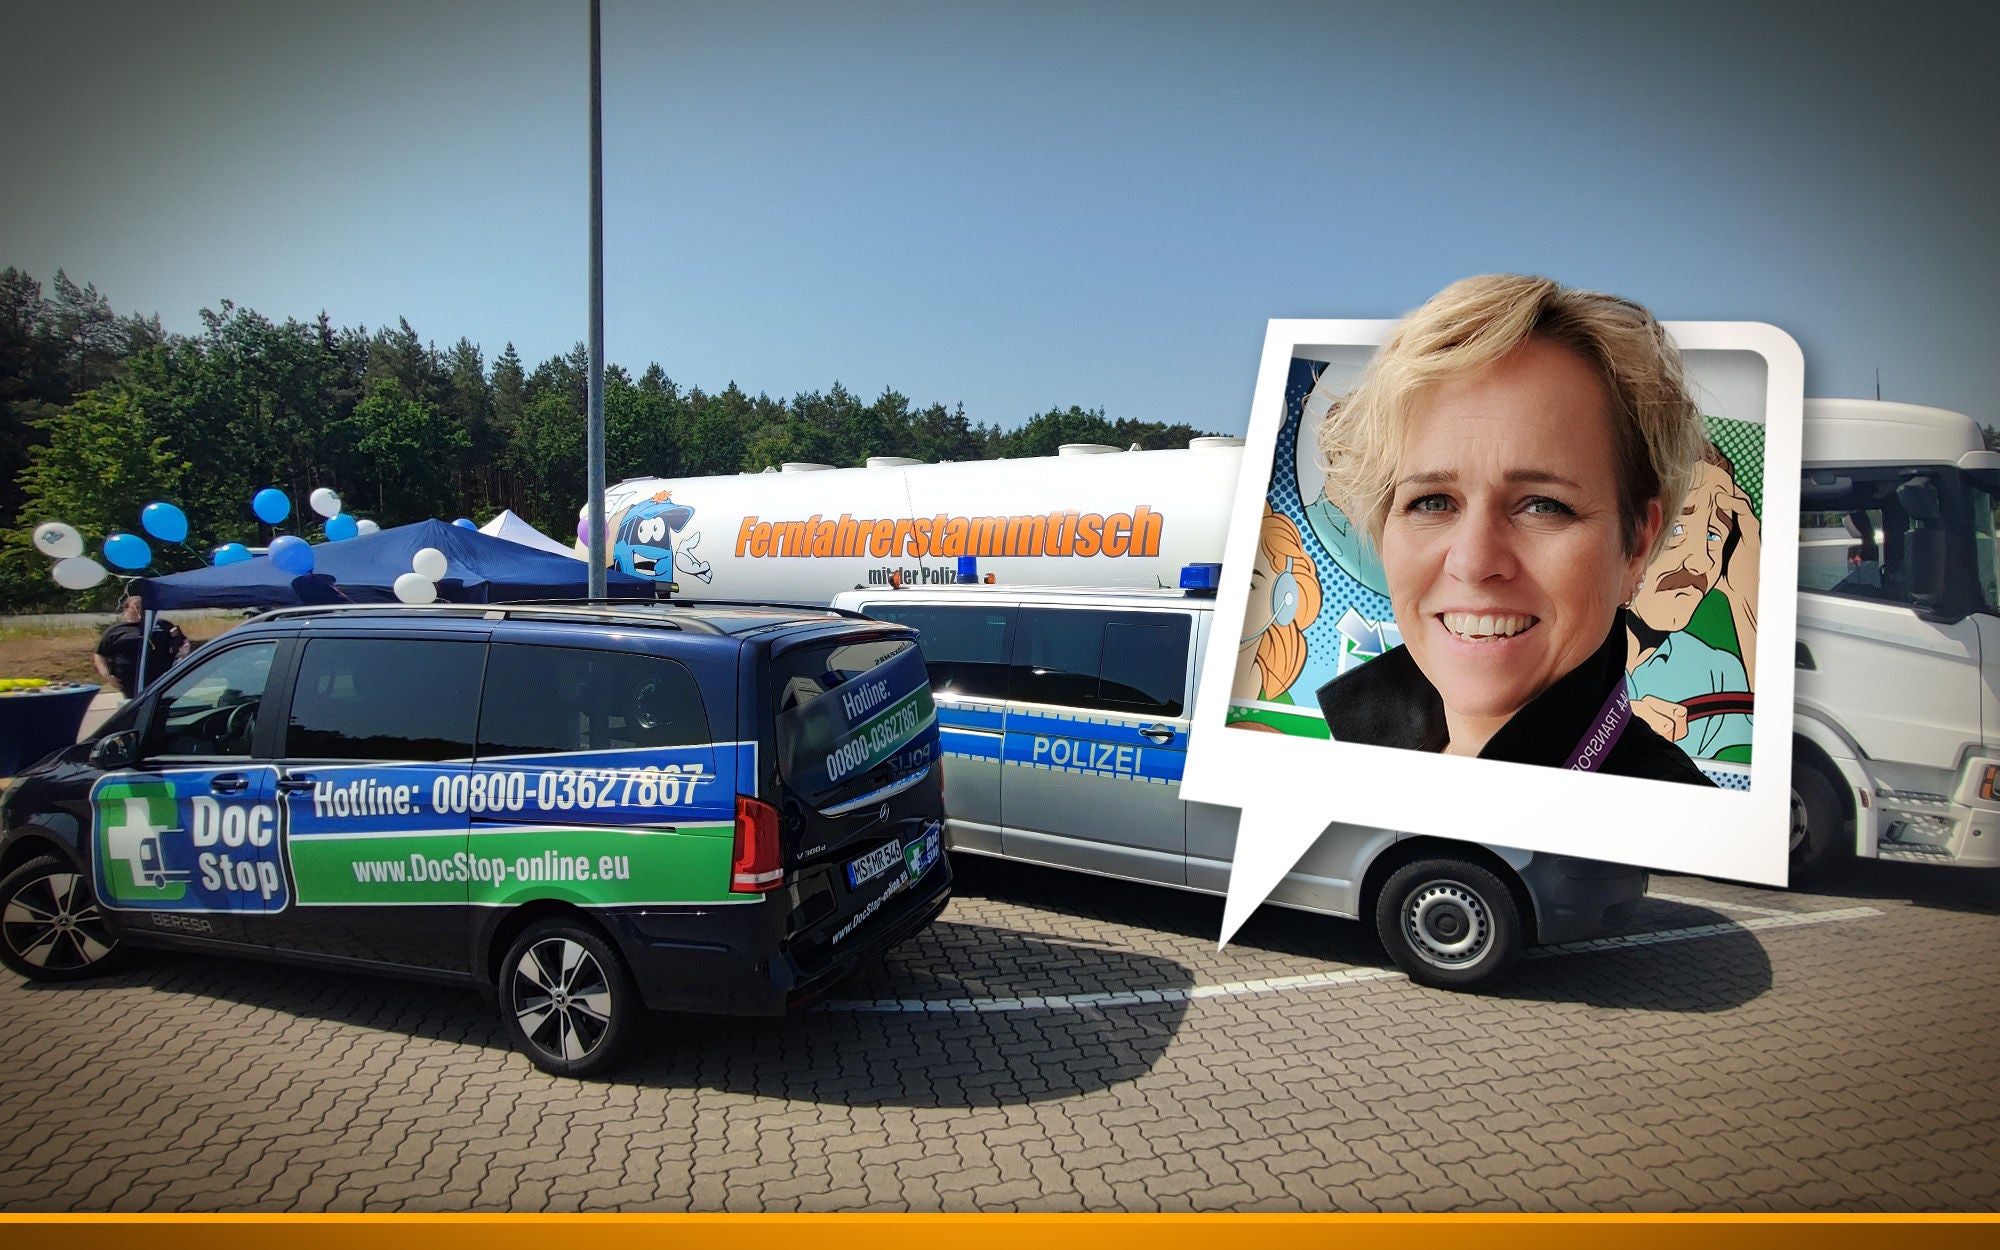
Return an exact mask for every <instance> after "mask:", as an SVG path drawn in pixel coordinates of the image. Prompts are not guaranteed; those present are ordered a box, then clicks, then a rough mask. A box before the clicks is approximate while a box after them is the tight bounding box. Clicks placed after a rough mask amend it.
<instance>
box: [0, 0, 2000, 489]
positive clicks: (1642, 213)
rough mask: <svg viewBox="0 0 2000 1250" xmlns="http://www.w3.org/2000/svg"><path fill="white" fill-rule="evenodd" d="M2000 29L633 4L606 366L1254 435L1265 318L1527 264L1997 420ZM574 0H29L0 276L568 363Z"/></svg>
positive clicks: (1578, 8) (1826, 11)
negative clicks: (1253, 403)
mask: <svg viewBox="0 0 2000 1250" xmlns="http://www.w3.org/2000/svg"><path fill="white" fill-rule="evenodd" d="M1994 11H1995V9H1994V7H1993V6H1987V7H1976V6H1973V7H1968V6H1935V5H1927V4H1900V5H1895V6H1887V5H1883V6H1866V7H1860V6H1856V7H1845V6H1840V5H1813V6H1761V5H1751V4H1743V3H1740V2H1739V3H1730V4H1675V5H1670V6H1655V7H1654V8H1652V9H1646V10H1640V9H1635V8H1634V7H1632V6H1615V7H1614V6H1606V11H1604V12H1599V11H1597V10H1596V8H1594V7H1592V6H1585V5H1581V4H1536V3H1528V4H1514V5H1505V6H1491V7H1490V8H1488V7H1486V6H1473V5H1443V4H1415V5H1398V6H1389V5H1381V4H1379V3H1377V4H1315V5H1295V4H1264V5H1256V4H1251V5H1243V6H1224V5H1212V4H1183V3H1156V4H1112V3H1087V2H1086V3H1080V4H1038V3H1026V4H1008V5H984V6H975V5H965V4H866V3H862V4H832V5H825V4H823V5H807V4H790V3H763V4H760V3H680V4H654V3H641V2H639V0H604V3H603V23H604V115H605V194H606V223H605V244H606V298H607V308H606V337H607V354H608V357H609V359H610V360H612V361H614V362H616V363H620V364H624V365H626V366H628V367H630V368H633V369H635V370H636V369H638V368H641V367H643V366H644V365H645V364H646V362H648V361H654V360H657V361H658V362H659V363H660V364H661V365H662V366H663V367H664V368H665V369H666V370H667V372H668V373H669V375H671V376H672V377H673V378H675V379H676V380H677V381H679V382H681V383H682V384H683V385H699V386H702V387H704V388H707V389H711V390H713V389H719V388H720V387H722V386H724V385H726V384H727V383H728V382H730V381H731V380H735V381H737V382H739V383H740V384H742V385H743V386H745V387H746V388H748V389H750V390H753V391H757V390H762V391H766V392H768V393H770V394H773V395H779V396H788V395H791V394H793V393H796V392H799V391H804V390H820V389H825V388H826V387H828V386H830V385H831V384H832V383H833V382H834V381H835V380H836V379H838V380H839V381H841V382H843V383H844V384H845V385H846V386H847V387H848V388H849V389H850V390H852V391H855V392H858V393H860V394H862V395H863V396H864V397H873V396H874V395H875V394H877V393H879V392H880V391H881V390H882V388H884V387H885V386H894V387H896V388H897V389H899V390H901V391H902V392H904V393H905V394H907V395H909V396H910V397H911V399H913V400H914V401H916V402H917V403H919V404H924V403H930V402H933V401H937V402H942V403H945V404H954V403H959V402H963V403H964V405H965V407H966V410H967V412H968V413H969V414H970V415H971V416H972V417H973V418H974V419H975V420H980V421H998V422H1000V423H1001V424H1003V425H1008V426H1011V425H1014V424H1016V423H1018V422H1019V421H1021V420H1022V419H1024V418H1026V417H1027V416H1029V415H1031V414H1033V413H1035V412H1038V411H1042V410H1045V409H1047V408H1048V407H1050V406H1052V405H1068V404H1073V403H1074V404H1080V405H1083V406H1085V407H1102V408H1104V409H1105V410H1106V411H1107V413H1108V414H1109V415H1111V416H1112V417H1114V418H1116V417H1133V418H1139V419H1144V420H1160V421H1186V422H1189V423H1190V424H1193V425H1196V426H1199V427H1203V428H1210V429H1219V430H1224V431H1229V432H1240V431H1241V430H1242V428H1243V427H1244V424H1245V422H1246V419H1247V416H1248V406H1249V402H1250V392H1251V387H1252V384H1253V381H1254V378H1255V372H1256V363H1257V355H1258V351H1259V348H1260V346H1261V343H1262V340H1263V332H1264V322H1265V320H1266V319H1267V318H1271V317H1306V316H1325V317H1386V316H1394V315H1397V314H1399V313H1401V312H1403V311H1406V310H1407V309H1409V308H1411V307H1414V306H1415V305H1416V304H1418V303H1420V302H1422V301H1423V299H1425V298H1426V297H1427V296H1428V295H1430V294H1431V293H1432V292H1433V291H1434V290H1436V289H1437V288H1438V287H1440V286H1442V285H1444V284H1445V283H1447V282H1449V281H1451V280H1453V279H1455V278H1458V277H1462V276H1464V275H1466V274H1469V273H1475V272H1485V271H1491V270H1530V271H1536V272H1542V273H1547V274H1549V275H1550V276H1553V277H1555V278H1557V279H1559V280H1561V281H1564V282H1569V283H1572V284H1578V285H1584V286H1593V287H1599V288H1602V289H1607V290H1613V291H1616V292H1617V293H1619V294H1622V295H1627V296H1630V297H1633V298H1636V299H1639V300H1641V301H1643V302H1645V303H1646V304H1648V305H1649V306H1651V307H1652V308H1653V310H1654V311H1655V312H1656V313H1658V314H1659V315H1660V316H1662V317H1666V318H1680V319H1740V320H1758V321H1768V322H1771V323H1773V324H1775V325H1778V326H1780V327H1781V328H1783V329H1785V330H1787V331H1788V332H1789V333H1791V334H1792V335H1793V336H1794V337H1795V338H1797V339H1798V341H1799V343H1800V345H1801V346H1802V347H1803V349H1804V351H1805V356H1806V388H1807V393H1808V394H1809V395H1863V396H1865V395H1871V394H1873V392H1874V387H1875V371H1876V370H1877V369H1880V370H1881V380H1882V390H1883V394H1884V396H1885V397H1887V398H1892V399H1905V400H1910V401H1914V402H1920V403H1933V404H1939V405H1943V406H1946V407H1952V408H1957V409H1959V410H1961V411H1966V412H1970V413H1972V414H1973V415H1974V416H1976V417H1978V418H1980V419H1981V420H1984V421H1988V422H1994V421H2000V404H1997V403H1996V395H2000V387H1996V382H2000V351H1996V347H2000V296H1997V295H1996V291H2000V237H1996V230H1995V222H1996V219H2000V214H1996V211H1995V207H1994V206H1995V204H1996V203H2000V199H1996V195H1995V192H1996V189H2000V185H1997V184H2000V176H1997V175H1996V170H1995V161H1996V158H2000V75H1995V74H1993V73H1992V70H1991V64H1992V53H1993V50H1994V49H1995V48H1996V47H2000V18H1996V17H1995V16H1994V15H1993V13H1994ZM586 14H587V6H586V4H585V3H584V2H583V0H569V2H563V3H477V4H475V3H443V2H440V3H426V4H412V5H405V4H385V3H372V2H347V3H342V4H339V5H306V4H236V3H220V2H208V3H199V2H183V3H176V4H172V5H137V4H109V3H104V2H102V0H71V2H70V3H67V4H62V5H55V4H47V3H38V4H18V3H12V2H11V0H8V2H6V3H4V5H0V29H3V30H5V32H6V36H7V37H6V42H7V44H8V45H9V50H10V51H9V56H8V57H7V61H8V73H7V74H6V75H4V76H0V115H4V116H6V117H7V118H9V119H10V121H9V123H8V125H7V126H6V127H5V133H4V134H0V159H3V160H4V166H0V167H4V168H5V170H6V171H7V179H6V181H7V189H6V191H5V193H4V199H0V205H4V207H0V265H13V266H16V267H18V268H22V269H26V270H28V271H29V272H31V273H33V274H34V275H36V276H37V277H39V278H41V279H43V281H44V282H47V281H48V280H49V279H50V278H51V277H53V275H54V273H55V270H56V269H57V267H58V266H60V267H62V268H64V269H65V270H67V272H68V273H69V275H70V276H71V277H72V278H75V279H77V280H79V281H83V280H88V281H91V282H94V283H95V284H97V286H98V288H99V289H100V290H102V291H103V292H104V293H105V294H106V295H107V296H108V297H109V298H110V299H111V301H112V303H113V305H114V307H116V308H117V309H118V310H119V311H121V312H125V311H140V312H147V313H151V312H157V313H158V314H159V315H160V317H161V318H162V320H163V321H164V322H165V324H166V325H167V327H168V328H169V329H173V330H182V331H191V330H194V329H196V328H198V325H199V322H198V318H197V315H196V314H197V310H198V309H200V308H202V307H205V306H214V305H216V304H217V303H218V302H219V301H220V300H222V299H231V300H234V301H236V302H237V303H238V304H240V305H248V306H250V307H253V308H255V309H257V310H258V311H260V312H262V313H264V314H266V315H268V316H271V317H274V318H284V317H288V316H290V317H299V318H302V319H303V318H310V317H312V316H314V315H315V314H317V313H318V312H319V311H320V310H322V309H324V310H325V311H326V312H327V313H328V314H329V315H330V316H331V317H332V318H333V320H334V321H335V322H336V323H337V324H341V325H355V324H365V325H368V326H370V327H374V326H379V325H382V324H384V323H389V324H393V323H394V320H395V318H397V317H398V316H402V317H407V318H408V319H409V320H410V322H411V324H412V325H413V326H414V327H415V328H416V329H417V331H418V333H419V334H421V335H423V336H424V337H426V338H429V339H433V340H436V341H437V342H438V343H439V344H440V345H441V346H443V345H447V344H448V343H449V342H451V341H452V340H455V339H456V338H458V337H459V336H461V335H464V336H466V337H469V338H471V339H472V340H473V341H474V342H476V343H479V344H480V345H481V346H482V347H483V348H484V349H485V350H486V354H487V359H488V361H489V362H490V361H491V359H492V358H493V357H494V356H495V355H497V354H498V353H499V351H500V349H501V347H502V345H503V344H504V343H506V342H507V341H509V340H511V341H513V342H514V343H515V344H516V346H517V349H518V350H519V351H520V353H521V355H522V356H523V358H524V359H526V360H527V361H528V362H529V363H530V364H532V363H534V362H536V361H539V360H540V359H542V358H544V357H546V356H548V355H551V354H554V353H556V352H560V351H563V350H566V349H567V348H568V347H569V346H570V345H571V344H573V343H575V342H577V341H579V340H581V339H582V338H583V337H584V336H585V334H586V328H587V327H586V320H585V316H586V299H587V290H588V287H587V280H588V271H587V268H586V264H587V251H586V248H587V242H588V235H587V206H588V199H587V193H588V192H587V184H586V172H587V163H586V162H587V155H586V146H585V145H586V140H587V134H588V132H587V115H586V100H587V95H586V92H587V65H588V63H587V37H586V32H587V26H586ZM885 450H887V449H885Z"/></svg>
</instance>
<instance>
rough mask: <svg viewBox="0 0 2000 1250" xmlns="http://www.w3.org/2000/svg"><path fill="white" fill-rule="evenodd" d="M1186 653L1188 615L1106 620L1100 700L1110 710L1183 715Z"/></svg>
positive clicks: (1099, 691)
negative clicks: (1122, 709)
mask: <svg viewBox="0 0 2000 1250" xmlns="http://www.w3.org/2000/svg"><path fill="white" fill-rule="evenodd" d="M1187 654H1188V618H1187V617H1185V616H1180V615H1177V614H1163V615H1158V616H1148V617H1143V618H1141V619H1139V620H1136V621H1106V622H1105V624H1104V664H1103V668H1102V681H1101V682H1100V684H1099V685H1098V689H1097V693H1098V697H1099V699H1101V700H1102V701H1103V704H1104V706H1106V707H1108V708H1129V709H1131V710H1133V711H1136V712H1141V713H1144V714H1146V715H1152V716H1179V715H1180V714H1181V708H1182V707H1183V706H1184V703H1185V695H1186V693H1187Z"/></svg>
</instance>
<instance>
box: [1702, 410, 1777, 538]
mask: <svg viewBox="0 0 2000 1250" xmlns="http://www.w3.org/2000/svg"><path fill="white" fill-rule="evenodd" d="M1702 420H1704V421H1706V422H1708V439H1709V441H1710V442H1712V443H1714V444H1715V445H1716V447H1718V448H1720V449H1721V451H1722V454H1723V455H1725V456H1728V457H1729V463H1730V464H1732V465H1734V466H1735V467H1736V484H1737V485H1738V486H1740V487H1741V488H1742V489H1743V493H1744V494H1745V495H1747V496H1748V497H1749V499H1750V510H1751V511H1752V512H1755V513H1756V514H1757V519H1758V520H1760V521H1761V520H1763V519H1764V427H1763V425H1762V424H1761V423H1759V422H1756V421H1733V420H1731V419H1730V418H1728V417H1703V418H1702Z"/></svg>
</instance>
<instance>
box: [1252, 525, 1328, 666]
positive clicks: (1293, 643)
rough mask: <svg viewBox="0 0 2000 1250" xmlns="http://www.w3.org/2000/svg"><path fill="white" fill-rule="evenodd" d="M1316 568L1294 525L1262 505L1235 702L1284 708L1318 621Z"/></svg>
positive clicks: (1317, 578)
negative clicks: (1250, 701)
mask: <svg viewBox="0 0 2000 1250" xmlns="http://www.w3.org/2000/svg"><path fill="white" fill-rule="evenodd" d="M1319 605H1320V587H1319V569H1318V568H1317V567H1316V566H1315V565H1314V564H1313V561H1312V557H1311V556H1309V555H1307V554H1306V546H1305V542H1304V541H1303V540H1302V539H1301V538H1300V537H1299V530H1298V527H1297V526H1296V525H1293V524H1292V522H1291V521H1290V520H1289V519H1288V518H1286V517H1283V516H1280V515H1279V514H1278V513H1276V512H1273V511H1272V510H1271V505H1270V504H1268V503H1266V504H1265V505H1264V519H1263V522H1262V523H1261V524H1260V525H1259V526H1258V530H1257V559H1256V562H1255V563H1254V564H1252V565H1251V567H1250V602H1249V606H1248V607H1247V608H1246V609H1245V611H1244V620H1243V625H1244V633H1243V635H1242V638H1241V640H1240V641H1239V642H1238V644H1237V648H1236V679H1235V681H1234V682H1232V683H1231V687H1230V693H1231V694H1232V695H1233V696H1234V697H1235V698H1238V699H1255V700H1257V701H1259V702H1263V703H1290V702H1292V697H1291V695H1290V694H1288V693H1286V692H1287V691H1289V690H1290V689H1291V686H1292V683H1293V682H1295V681H1297V680H1298V678H1299V674H1300V673H1301V672H1303V671H1304V670H1305V666H1306V638H1305V633H1306V629H1307V627H1309V626H1310V625H1311V624H1312V623H1313V622H1314V621H1315V620H1317V619H1318V618H1319Z"/></svg>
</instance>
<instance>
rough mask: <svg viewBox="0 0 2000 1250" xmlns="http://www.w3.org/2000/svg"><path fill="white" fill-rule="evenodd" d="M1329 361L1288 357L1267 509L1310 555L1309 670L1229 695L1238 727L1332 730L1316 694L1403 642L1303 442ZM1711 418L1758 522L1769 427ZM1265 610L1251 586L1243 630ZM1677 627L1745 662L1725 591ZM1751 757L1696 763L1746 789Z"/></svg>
mask: <svg viewBox="0 0 2000 1250" xmlns="http://www.w3.org/2000/svg"><path fill="white" fill-rule="evenodd" d="M1329 367H1331V368H1336V369H1338V368H1341V366H1338V365H1335V366H1329V365H1327V364H1326V363H1325V362H1324V361H1318V360H1306V359H1294V360H1293V361H1292V363H1291V370H1290V373H1289V374H1288V376H1287V378H1286V381H1285V422H1284V426H1283V428H1282V429H1280V430H1279V433H1278V441H1277V448H1276V453H1275V456H1274V459H1273V462H1272V466H1271V483H1270V488H1269V491H1268V494H1267V495H1266V500H1267V502H1268V503H1269V505H1270V508H1271V511H1272V512H1273V513H1275V514H1277V515H1278V516H1281V517H1284V518H1285V519H1287V520H1289V521H1290V522H1291V523H1292V525H1293V526H1294V527H1296V529H1297V532H1298V537H1299V539H1300V542H1301V544H1302V545H1303V547H1304V549H1305V553H1306V558H1307V559H1308V560H1309V561H1310V562H1311V564H1312V566H1313V569H1314V571H1315V572H1316V573H1317V576H1318V584H1319V599H1320V602H1319V610H1318V612H1317V614H1316V615H1315V616H1314V617H1313V618H1312V620H1311V621H1310V623H1304V622H1301V624H1303V630H1302V635H1303V639H1304V642H1305V647H1306V651H1305V662H1304V667H1303V668H1302V669H1300V671H1299V674H1298V676H1297V677H1296V678H1295V679H1294V680H1293V681H1292V682H1291V684H1290V685H1289V686H1287V687H1286V688H1285V689H1283V690H1282V691H1277V692H1271V691H1266V692H1265V698H1264V699H1262V700H1252V699H1247V698H1244V697H1242V696H1241V695H1240V694H1239V695H1238V696H1237V697H1235V698H1232V699H1231V702H1230V708H1229V714H1228V721H1229V723H1230V724H1232V725H1244V726H1245V727H1257V728H1263V729H1267V730H1276V731H1278V732H1281V733H1287V734H1292V735H1295V736H1300V737H1309V738H1325V737H1327V736H1328V734H1327V729H1326V723H1325V721H1324V719H1323V718H1322V717H1321V715H1320V712H1319V708H1318V704H1317V700H1316V698H1315V692H1316V691H1317V690H1318V689H1319V688H1320V687H1321V686H1322V685H1325V684H1326V683H1327V682H1329V681H1331V680H1333V678H1335V677H1337V676H1339V675H1340V674H1341V673H1342V672H1344V671H1346V670H1347V669H1348V668H1351V667H1353V666H1355V665H1356V664H1360V663H1365V662H1366V661H1367V660H1369V659H1372V658H1374V657H1375V656H1378V655H1380V654H1382V653H1383V652H1385V651H1387V650H1389V649H1391V648H1392V647H1394V646H1396V645H1397V644H1398V643H1399V642H1400V639H1401V635H1400V634H1399V633H1398V632H1397V630H1396V622H1395V618H1394V616H1393V614H1392V613H1391V611H1390V607H1389V599H1388V595H1387V594H1386V593H1385V582H1384V579H1383V575H1382V569H1381V564H1380V563H1379V561H1377V560H1376V559H1375V556H1374V552H1373V550H1372V549H1371V548H1370V547H1369V546H1368V543H1367V539H1366V538H1365V536H1364V535H1363V534H1362V533H1361V532H1360V531H1359V530H1358V529H1357V528H1356V527H1354V526H1352V525H1351V524H1349V523H1348V521H1347V519H1346V518H1345V517H1344V516H1342V515H1341V514H1340V512H1339V511H1337V510H1336V509H1335V508H1334V507H1333V506H1332V505H1330V504H1329V503H1327V501H1326V499H1325V497H1324V495H1321V494H1319V493H1317V490H1316V485H1315V481H1314V480H1315V479H1316V478H1317V474H1316V473H1315V472H1314V470H1313V467H1312V464H1311V461H1310V459H1309V457H1310V453H1311V445H1312V439H1311V438H1310V436H1308V437H1307V438H1306V439H1304V440H1303V443H1304V446H1303V447H1302V445H1301V443H1302V440H1301V437H1300V424H1301V417H1302V413H1303V410H1304V407H1305V402H1306V398H1307V397H1308V396H1309V395H1310V394H1311V393H1312V390H1313V385H1314V383H1315V382H1317V381H1318V380H1319V377H1320V375H1321V373H1322V371H1324V370H1326V369H1327V368H1329ZM1705 420H1706V421H1707V423H1708V429H1709V437H1710V439H1711V441H1713V442H1714V443H1715V445H1716V447H1717V448H1718V449H1720V450H1721V451H1722V452H1723V453H1724V454H1725V455H1726V456H1728V457H1729V459H1730V461H1731V462H1732V464H1733V466H1734V468H1735V480H1736V483H1737V485H1738V486H1739V487H1740V488H1741V489H1742V491H1743V492H1744V494H1745V495H1746V496H1748V498H1749V500H1750V505H1751V508H1752V510H1753V511H1754V512H1756V514H1757V516H1758V518H1759V520H1760V521H1761V520H1762V517H1763V511H1764V501H1763V493H1764V491H1763V486H1764V428H1763V426H1762V425H1760V424H1758V423H1756V422H1751V421H1737V420H1731V419H1729V418H1725V417H1706V418H1705ZM1269 616H1270V609H1269V608H1268V607H1267V606H1266V605H1265V604H1263V603H1260V602H1259V599H1258V594H1257V592H1256V591H1255V590H1253V592H1252V596H1251V602H1250V604H1249V606H1248V609H1247V611H1246V620H1245V621H1244V623H1243V629H1244V630H1245V631H1251V630H1256V629H1259V628H1261V627H1262V625H1263V624H1264V623H1265V622H1266V621H1268V620H1269ZM1681 632H1684V633H1686V634H1688V635H1690V636H1692V637H1693V638H1695V639H1697V640H1699V641H1700V642H1702V643H1704V644H1706V645H1708V646H1710V647H1713V648H1716V649H1717V650H1720V651H1724V652H1726V653H1728V654H1730V655H1732V656H1734V657H1736V658H1737V659H1738V660H1739V661H1740V659H1741V657H1742V648H1741V647H1740V646H1739V644H1738V642H1737V638H1736V629H1735V626H1734V624H1733V622H1732V620H1731V616H1730V610H1729V604H1728V602H1727V600H1726V599H1725V598H1724V597H1723V595H1722V594H1721V593H1720V592H1719V591H1716V590H1710V591H1709V592H1708V594H1707V595H1706V596H1705V597H1704V598H1703V600H1702V602H1701V605H1700V606H1699V607H1698V608H1696V610H1695V612H1694V615H1693V617H1692V618H1691V619H1690V620H1689V621H1688V624H1687V625H1686V627H1685V628H1684V630H1683V631H1681ZM1749 758H1750V748H1749V746H1748V745H1747V744H1746V745H1742V746H1732V747H1726V748H1723V749H1722V751H1720V752H1719V753H1718V754H1717V756H1716V757H1715V758H1713V759H1702V760H1698V761H1697V762H1698V763H1699V764H1700V766H1701V767H1702V769H1703V771H1704V772H1706V773H1708V774H1709V776H1710V777H1711V778H1712V779H1714V780H1715V781H1716V782H1717V783H1718V784H1720V785H1723V786H1725V787H1728V788H1731V789H1748V788H1749V767H1748V762H1749Z"/></svg>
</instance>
